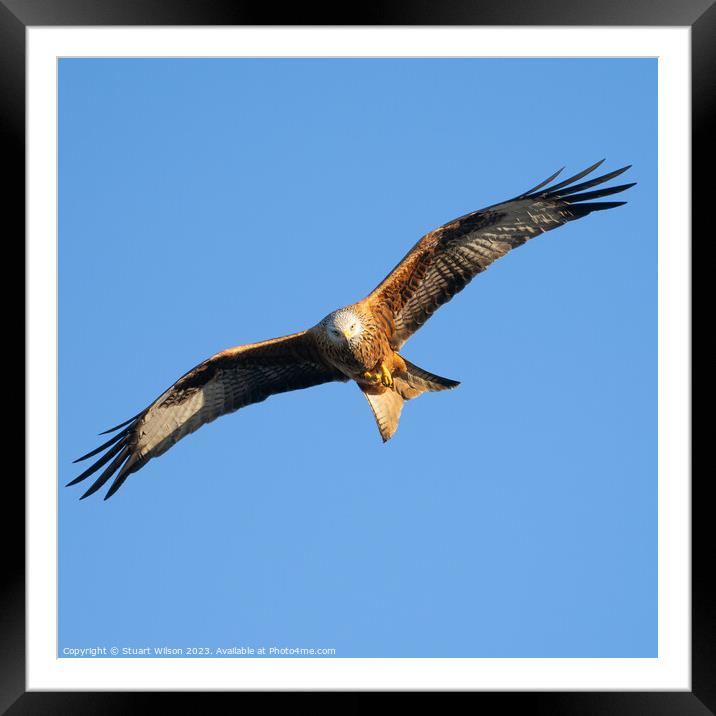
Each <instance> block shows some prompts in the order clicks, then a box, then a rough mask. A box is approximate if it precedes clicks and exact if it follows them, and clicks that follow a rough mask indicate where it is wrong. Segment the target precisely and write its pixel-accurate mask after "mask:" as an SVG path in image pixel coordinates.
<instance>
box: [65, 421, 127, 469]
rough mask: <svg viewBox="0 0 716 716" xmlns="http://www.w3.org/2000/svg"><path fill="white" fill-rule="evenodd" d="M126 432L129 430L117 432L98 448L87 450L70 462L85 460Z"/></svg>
mask: <svg viewBox="0 0 716 716" xmlns="http://www.w3.org/2000/svg"><path fill="white" fill-rule="evenodd" d="M127 432H129V431H128V430H123V431H122V432H121V433H118V434H117V435H115V436H114V437H112V438H110V439H109V440H107V442H106V443H103V444H102V445H100V446H99V447H98V448H95V449H94V450H92V451H90V452H88V453H87V454H86V455H83V456H82V457H78V458H77V459H76V460H73V461H72V464H73V465H74V464H75V463H78V462H82V461H83V460H87V458H90V457H93V456H94V455H96V454H97V453H98V452H102V450H104V449H105V448H108V447H109V446H110V445H113V444H114V443H116V442H117V440H121V439H122V438H123V437H124V436H125V435H126V434H127Z"/></svg>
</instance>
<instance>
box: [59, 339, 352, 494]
mask: <svg viewBox="0 0 716 716" xmlns="http://www.w3.org/2000/svg"><path fill="white" fill-rule="evenodd" d="M334 380H338V381H345V380H346V378H345V376H343V375H342V374H341V373H339V372H338V371H336V369H335V368H333V367H330V366H328V365H327V364H325V363H324V362H323V360H322V359H321V357H320V353H319V352H318V350H317V348H316V346H315V343H314V339H313V336H312V335H311V334H310V333H308V332H306V331H304V332H302V333H294V334H292V335H289V336H284V337H282V338H276V339H273V340H269V341H262V342H261V343H252V344H249V345H245V346H238V347H237V348H230V349H229V350H226V351H223V352H221V353H217V354H216V355H214V356H212V357H211V358H209V359H208V360H206V361H204V362H203V363H200V364H199V365H198V366H196V367H195V368H193V369H192V370H190V371H189V372H188V373H186V374H185V375H184V376H182V377H181V378H180V379H179V380H178V381H177V382H176V383H174V385H173V386H172V387H171V388H169V389H168V390H167V391H165V392H164V393H163V394H162V395H161V396H159V398H157V400H155V401H154V403H152V405H150V406H149V407H148V408H147V409H146V410H144V411H142V412H141V413H140V414H139V415H136V416H135V417H134V418H131V419H130V420H128V421H127V422H125V423H122V424H121V425H117V426H116V427H114V428H111V429H110V430H108V431H106V432H107V433H110V432H115V431H118V430H119V432H118V433H117V434H116V435H115V436H114V437H112V438H111V439H110V440H108V441H107V442H106V443H104V444H103V445H101V446H100V447H98V448H96V449H95V450H93V451H92V452H89V453H87V455H83V456H82V457H81V458H78V459H77V460H75V462H80V461H82V460H86V459H88V458H90V457H93V456H94V455H97V454H98V453H100V452H102V451H103V450H107V452H105V454H104V455H103V456H102V457H101V458H99V460H97V461H96V462H95V463H94V464H93V465H91V466H90V467H89V468H88V469H87V470H85V471H84V472H83V473H82V474H81V475H79V476H78V477H76V478H75V479H74V480H72V481H71V482H70V483H68V485H76V484H77V483H78V482H81V481H82V480H85V479H86V478H88V477H89V476H90V475H93V474H94V473H95V472H97V471H98V470H99V469H100V468H102V467H104V466H105V465H106V464H107V463H109V465H108V466H107V467H106V468H105V470H104V472H102V474H101V475H100V476H99V477H98V478H97V479H96V480H95V481H94V483H93V484H92V485H91V486H90V488H89V489H88V490H87V492H85V493H84V495H82V498H85V497H89V495H91V494H93V493H94V492H96V491H97V490H99V489H100V488H101V487H102V486H103V485H104V484H105V483H106V482H107V481H108V480H109V479H110V478H111V477H112V476H113V475H115V474H116V477H115V479H114V482H113V483H112V485H111V487H110V488H109V490H108V492H107V494H106V496H105V498H104V499H105V500H106V499H108V498H109V497H111V496H112V495H113V494H114V493H115V492H116V491H117V490H118V489H119V488H120V487H121V485H122V483H123V482H124V481H125V480H126V479H127V477H128V476H129V475H130V474H131V473H133V472H136V471H137V470H139V468H140V467H142V466H143V465H144V464H145V463H146V462H147V461H148V460H151V459H152V458H153V457H157V456H158V455H161V454H162V453H164V452H166V451H167V450H168V449H169V448H170V447H172V445H174V444H175V443H177V442H178V441H179V440H181V439H182V438H183V437H185V436H186V435H189V434H190V433H193V432H194V431H195V430H197V429H198V428H200V427H201V426H202V425H205V424H206V423H210V422H211V421H213V420H215V419H216V418H218V417H220V416H221V415H226V414H227V413H231V412H234V411H235V410H238V409H239V408H243V407H245V406H247V405H250V404H252V403H259V402H261V401H263V400H266V398H268V397H269V396H270V395H275V394H277V393H284V392H286V391H289V390H298V389H301V388H309V387H311V386H314V385H320V384H321V383H327V382H329V381H334ZM120 429H121V430H120ZM103 434H105V433H103Z"/></svg>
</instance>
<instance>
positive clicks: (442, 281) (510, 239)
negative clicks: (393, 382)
mask: <svg viewBox="0 0 716 716" xmlns="http://www.w3.org/2000/svg"><path fill="white" fill-rule="evenodd" d="M603 161H604V160H603V159H602V161H600V162H597V163H596V164H594V165H592V166H591V167H588V168H587V169H585V170H584V171H582V172H579V174H575V175H574V176H573V177H570V178H569V179H566V180H565V181H562V182H560V183H559V184H553V185H552V186H551V187H548V186H547V184H549V183H550V182H551V181H553V180H554V179H555V178H556V177H557V176H558V175H559V174H560V172H561V171H562V170H561V169H560V170H559V171H558V172H556V173H555V174H553V175H552V176H551V177H549V178H548V179H546V180H545V181H543V182H542V183H541V184H538V185H537V186H536V187H534V188H532V189H530V190H529V191H526V192H525V193H524V194H520V195H519V196H517V197H515V198H514V199H511V200H509V201H506V202H503V203H501V204H495V205H493V206H489V207H487V208H485V209H480V210H479V211H475V212H473V213H471V214H466V215H465V216H461V217H460V218H459V219H455V220H454V221H451V222H450V223H448V224H445V225H444V226H441V227H440V228H438V229H435V230H434V231H431V232H430V233H429V234H426V235H425V236H424V237H423V238H422V239H420V241H418V243H417V244H415V246H414V247H413V248H412V249H411V251H410V252H409V253H408V254H407V255H406V256H405V258H404V259H403V260H402V261H401V262H400V263H399V264H398V265H397V266H396V267H395V268H394V269H393V271H391V273H390V274H388V276H387V277H386V278H385V279H384V280H383V282H382V283H381V284H380V285H379V286H378V287H377V288H376V289H375V290H374V291H373V292H372V293H371V294H370V295H369V296H368V297H367V299H366V302H367V303H368V304H369V305H370V307H371V308H372V310H373V311H374V312H376V313H378V314H379V315H382V316H383V317H384V318H385V319H386V324H387V325H388V326H389V330H390V332H391V336H390V338H391V345H392V347H393V348H394V349H396V350H397V349H399V348H400V346H402V345H403V343H405V341H406V340H407V339H408V338H409V337H410V336H411V335H412V334H413V333H415V331H417V330H418V328H420V326H422V325H423V323H425V321H427V320H428V318H430V316H431V315H432V314H433V313H434V312H435V311H436V310H437V309H438V308H439V307H440V306H442V305H443V304H444V303H447V302H448V301H449V300H450V299H451V298H452V297H453V296H454V295H455V294H456V293H458V291H461V290H462V289H463V288H464V287H465V286H466V285H467V284H468V283H469V282H470V280H471V279H472V278H473V277H474V276H476V275H477V274H478V273H480V272H481V271H484V270H485V269H486V268H487V267H488V266H489V265H490V264H491V263H492V262H493V261H494V260H495V259H498V258H500V257H501V256H504V255H505V254H506V253H507V252H508V251H510V249H514V248H516V247H517V246H521V245H522V244H524V243H525V242H526V241H527V240H528V239H531V238H532V237H534V236H537V235H539V234H541V233H544V232H545V231H549V230H550V229H556V228H557V227H558V226H562V225H563V224H566V223H567V222H568V221H573V220H574V219H579V218H581V217H583V216H586V215H587V214H589V213H591V212H592V211H600V210H602V209H611V208H613V207H615V206H621V205H622V204H625V203H626V202H623V201H597V202H595V201H593V200H594V199H599V198H602V197H605V196H608V195H610V194H616V193H618V192H620V191H624V190H625V189H628V188H629V187H631V186H634V183H635V182H634V183H631V184H622V185H620V186H613V187H607V188H603V189H598V190H596V191H584V190H585V189H589V188H590V187H593V186H597V185H598V184H602V183H603V182H606V181H608V180H609V179H613V178H614V177H616V176H619V175H620V174H621V173H622V172H625V171H626V170H627V169H629V166H626V167H623V168H622V169H617V170H616V171H613V172H610V173H609V174H604V175H603V176H600V177H597V178H596V179H592V180H590V181H586V182H582V183H581V184H575V183H574V182H576V181H578V180H579V179H581V178H582V177H584V176H586V175H587V174H589V173H590V172H592V171H594V170H595V169H596V168H597V167H598V166H599V165H600V164H602V162H603ZM578 192H579V193H578Z"/></svg>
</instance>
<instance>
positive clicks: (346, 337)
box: [342, 328, 353, 341]
mask: <svg viewBox="0 0 716 716" xmlns="http://www.w3.org/2000/svg"><path fill="white" fill-rule="evenodd" d="M342 333H343V337H344V338H345V339H346V340H347V341H350V339H351V338H353V334H352V333H351V332H350V330H349V329H348V328H346V329H345V330H344V331H342Z"/></svg>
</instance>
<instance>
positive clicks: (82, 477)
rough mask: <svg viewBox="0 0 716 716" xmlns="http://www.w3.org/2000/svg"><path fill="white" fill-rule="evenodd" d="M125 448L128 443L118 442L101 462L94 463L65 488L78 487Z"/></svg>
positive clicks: (103, 456)
mask: <svg viewBox="0 0 716 716" xmlns="http://www.w3.org/2000/svg"><path fill="white" fill-rule="evenodd" d="M125 446H126V443H123V442H121V441H120V442H118V443H117V444H116V445H115V446H114V447H112V448H111V449H110V450H108V451H107V452H106V453H105V454H104V455H102V457H101V458H100V459H99V460H97V461H96V462H94V463H92V464H91V465H90V466H89V467H88V468H87V469H86V470H85V471H84V472H83V473H82V474H81V475H78V476H77V477H76V478H75V479H74V480H71V481H70V482H68V483H67V484H66V485H65V487H72V485H76V484H77V483H78V482H82V480H85V479H86V478H88V477H89V476H90V475H92V474H93V473H95V472H97V470H99V469H100V467H102V466H103V465H105V464H106V463H108V462H109V461H110V460H111V459H112V458H113V457H114V456H115V455H116V454H117V453H118V452H119V451H120V450H121V449H122V448H123V447H125Z"/></svg>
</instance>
